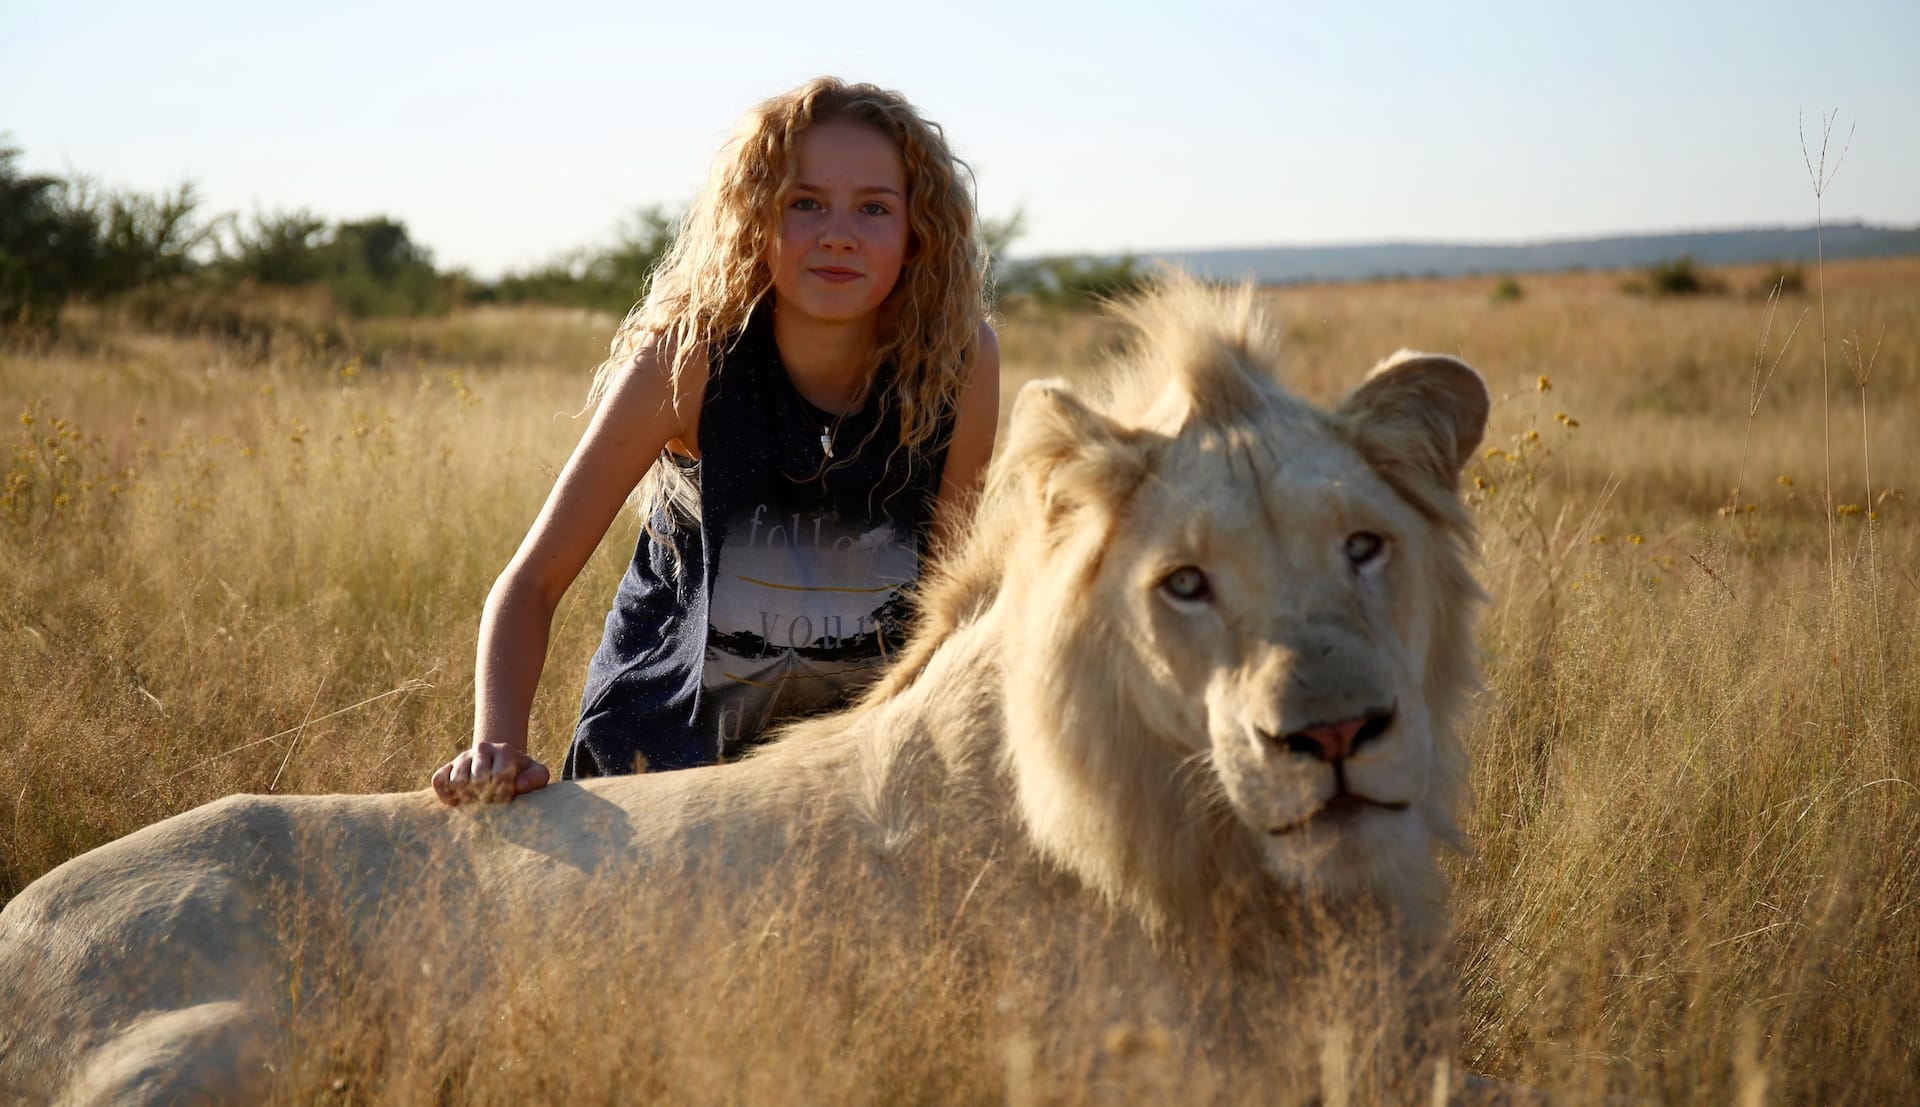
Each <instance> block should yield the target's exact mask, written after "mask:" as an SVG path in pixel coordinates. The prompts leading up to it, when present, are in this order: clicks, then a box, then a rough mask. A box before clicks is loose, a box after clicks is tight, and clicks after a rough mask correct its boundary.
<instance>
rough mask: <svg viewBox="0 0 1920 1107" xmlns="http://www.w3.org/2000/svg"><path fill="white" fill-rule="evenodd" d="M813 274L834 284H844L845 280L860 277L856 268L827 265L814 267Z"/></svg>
mask: <svg viewBox="0 0 1920 1107" xmlns="http://www.w3.org/2000/svg"><path fill="white" fill-rule="evenodd" d="M813 275H814V276H816V277H819V278H820V279H821V280H823V281H832V282H833V283H834V284H844V283H845V282H847V281H852V280H858V279H859V278H860V271H859V270H857V269H842V268H840V267H838V266H834V265H828V266H824V267H822V268H819V269H815V270H814V271H813Z"/></svg>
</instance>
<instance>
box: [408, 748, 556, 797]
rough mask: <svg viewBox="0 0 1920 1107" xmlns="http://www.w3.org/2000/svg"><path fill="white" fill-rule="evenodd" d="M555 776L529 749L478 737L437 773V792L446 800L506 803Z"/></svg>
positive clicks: (434, 775) (435, 789)
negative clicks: (528, 754) (535, 758)
mask: <svg viewBox="0 0 1920 1107" xmlns="http://www.w3.org/2000/svg"><path fill="white" fill-rule="evenodd" d="M551 779H552V774H551V773H549V772H547V767H546V766H545V765H542V764H541V763H540V762H538V761H535V760H534V759H533V758H531V757H528V756H527V755H526V753H525V751H522V750H518V749H515V748H514V747H512V746H510V745H508V744H507V743H505V742H487V741H476V742H474V744H473V748H472V749H469V750H463V751H461V753H460V756H458V757H456V758H454V759H453V760H452V761H449V762H447V763H446V764H445V765H442V766H440V768H439V769H438V770H437V771H436V772H435V773H434V774H433V794H434V795H436V796H438V797H440V802H441V803H445V804H461V803H465V802H468V801H470V800H471V801H474V802H478V803H506V802H508V801H510V800H512V799H513V798H514V797H515V796H521V795H525V794H526V793H528V792H531V791H533V790H534V789H536V788H545V787H546V786H547V782H548V781H549V780H551Z"/></svg>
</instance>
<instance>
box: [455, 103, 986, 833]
mask: <svg viewBox="0 0 1920 1107" xmlns="http://www.w3.org/2000/svg"><path fill="white" fill-rule="evenodd" d="M962 168H963V167H962V166H961V165H960V163H959V162H958V160H957V159H955V157H954V156H953V154H952V152H951V151H950V150H948V148H947V144H946V141H945V139H944V137H943V135H942V133H941V131H940V129H939V127H938V126H936V125H934V124H932V123H929V122H928V121H927V120H925V119H923V118H921V117H920V115H919V113H918V112H917V111H915V109H914V108H913V107H912V105H910V104H908V103H907V102H906V101H905V100H904V99H902V98H901V97H900V96H899V95H898V94H897V93H893V92H889V91H886V90H884V89H879V88H875V87H873V86H871V85H849V84H843V83H842V82H840V81H837V80H833V79H831V78H821V79H818V80H814V81H811V82H809V83H807V84H805V85H803V86H801V87H800V88H798V89H795V90H794V91H792V92H790V93H787V94H785V95H782V96H777V97H775V98H773V99H771V100H768V101H766V102H765V103H763V104H761V105H760V106H759V107H758V108H756V109H755V110H754V111H752V112H751V113H749V114H748V116H747V117H746V119H745V120H744V121H743V122H742V125H741V127H740V128H739V130H738V131H737V132H736V133H735V135H734V137H733V139H732V141H731V142H729V143H728V145H727V146H726V147H725V149H723V150H722V152H721V154H720V156H719V157H718V158H717V159H716V160H715V162H714V166H713V170H712V173H711V175H710V177H709V179H708V182H707V186H706V188H705V189H704V190H703V191H702V192H701V195H700V196H699V198H698V199H697V200H696V201H695V202H694V204H693V206H692V208H691V209H690V210H689V211H688V213H687V216H686V220H685V222H684V223H683V225H682V229H681V233H680V236H679V238H678V240H677V241H676V242H675V243H674V245H673V247H672V249H671V250H669V251H668V253H667V255H666V257H665V258H664V259H662V261H661V263H660V266H659V268H658V269H657V270H656V271H655V273H654V277H653V285H652V289H651V291H649V292H648V294H647V297H646V300H645V302H644V303H642V304H641V305H640V306H639V307H638V308H637V309H635V311H634V312H633V314H632V315H630V316H629V317H628V319H627V322H626V323H625V324H624V325H623V326H622V327H621V329H620V333H619V336H618V337H617V338H616V339H615V340H614V345H613V352H612V356H610V357H609V358H608V359H607V361H606V362H605V363H604V364H603V365H602V366H601V367H600V369H599V371H598V372H597V373H596V374H595V377H594V382H593V389H592V392H591V394H590V402H593V401H597V402H598V407H597V408H596V410H595V411H594V415H593V419H592V422H591V424H590V425H589V426H588V428H587V431H586V434H585V435H584V436H583V437H582V438H581V440H580V444H579V445H578V446H576V447H575V448H574V451H573V456H572V457H571V458H569V459H568V460H567V464H566V467H565V468H564V469H563V470H562V471H561V473H560V478H559V480H558V481H557V482H556V483H555V484H554V488H553V491H552V493H550V494H549V495H548V497H547V502H546V504H545V506H543V507H542V508H541V510H540V515H539V518H538V519H536V520H535V521H534V524H533V529H532V530H531V531H530V532H528V534H527V537H526V540H525V541H523V542H522V543H521V544H520V549H519V551H518V552H517V553H515V554H514V557H513V560H512V562H511V563H510V564H508V566H507V568H506V571H505V572H503V573H502V574H501V575H500V579H499V580H498V581H497V582H495V584H494V586H493V590H492V592H491V593H490V594H489V595H488V597H487V605H486V611H485V613H484V615H483V616H482V618H481V621H480V643H479V650H478V658H477V661H476V674H475V681H474V686H475V687H474V697H475V707H476V711H475V719H474V737H473V746H472V748H471V749H469V750H466V751H465V752H463V753H461V754H460V755H459V756H458V757H455V758H454V759H453V760H452V761H451V762H449V763H448V764H446V765H443V766H441V767H440V769H439V770H438V771H437V772H435V773H434V774H433V788H434V792H435V793H436V794H437V795H438V796H439V797H440V798H441V799H442V800H444V801H445V802H447V803H459V802H461V801H463V800H469V799H512V798H513V797H514V796H516V795H520V794H523V793H526V792H529V791H532V790H534V789H536V788H541V787H544V786H545V785H546V783H547V780H548V776H549V774H548V770H547V767H546V766H544V765H542V764H541V763H540V762H538V761H535V760H534V759H533V758H531V757H529V756H528V755H527V720H528V714H529V711H530V709H531V705H532V702H533V693H534V687H535V685H536V684H537V683H538V682H539V677H540V669H541V665H542V663H543V662H544V659H545V657H546V650H547V637H548V633H549V630H550V627H551V624H552V620H553V612H554V609H555V607H556V606H558V604H559V602H560V597H561V595H562V594H563V593H564V592H565V591H566V590H567V586H568V585H570V584H571V583H572V582H573V579H574V577H575V576H577V575H578V574H579V572H580V569H581V567H582V566H583V565H585V564H586V562H587V559H588V557H589V556H590V555H591V554H592V553H593V550H594V547H595V546H596V545H598V544H599V542H600V539H601V537H602V536H604V535H605V533H606V530H607V528H608V526H610V525H611V524H612V522H613V520H614V518H615V517H616V516H617V515H618V514H619V512H620V509H621V506H622V505H623V504H624V503H625V502H626V501H627V499H628V497H629V495H630V494H631V493H632V492H633V489H634V488H635V486H636V485H639V486H640V488H641V498H642V502H643V503H644V504H645V505H646V507H647V511H648V522H647V527H646V530H645V533H643V534H642V535H641V538H640V542H639V545H638V547H637V548H636V549H635V551H634V555H633V563H632V564H631V565H630V566H629V567H628V569H627V572H626V575H625V577H624V578H623V579H622V580H621V582H620V589H619V593H618V595H617V596H616V597H615V599H614V604H613V610H612V612H611V613H610V614H609V615H608V616H607V625H606V634H605V637H604V638H603V639H602V641H601V644H600V649H599V651H598V652H597V653H595V654H594V657H593V662H592V666H591V668H590V669H589V671H588V675H587V684H586V691H585V694H584V696H583V698H582V700H581V704H580V721H579V723H578V725H577V727H576V729H575V730H574V735H573V743H572V746H571V747H570V748H569V749H568V751H567V756H566V762H565V765H564V766H563V768H562V774H561V775H562V776H563V777H585V776H596V775H602V774H611V773H626V772H635V771H645V770H649V769H652V770H659V769H675V768H684V767H687V766H692V765H701V764H707V763H711V762H713V761H716V760H719V759H722V758H726V757H731V756H734V755H736V754H738V753H739V752H741V751H742V750H744V749H746V748H749V747H750V746H751V745H753V744H754V743H755V742H756V741H757V740H758V739H759V738H760V737H761V735H762V734H763V733H764V732H765V731H766V729H767V728H768V726H769V725H771V724H772V723H775V722H777V721H780V720H782V719H786V718H791V717H793V716H796V715H801V714H807V713H811V712H816V711H821V710H826V709H828V708H831V707H833V706H836V705H838V704H840V703H842V702H844V701H845V700H846V699H847V698H848V696H849V695H850V693H851V692H853V691H854V690H856V689H857V688H859V687H860V686H861V685H862V684H864V683H866V681H867V680H868V679H869V678H871V677H872V676H873V674H874V673H875V672H876V671H877V669H878V667H879V666H880V665H882V664H884V663H885V661H886V659H887V657H888V655H889V654H890V652H891V651H892V650H893V648H894V646H895V645H896V644H897V643H898V641H899V635H900V630H901V627H900V615H901V608H902V606H903V604H904V602H905V595H904V593H905V590H906V589H907V588H908V587H909V586H910V585H911V584H912V583H913V581H914V579H915V578H916V577H917V576H918V574H919V571H920V564H921V559H922V558H923V557H925V556H926V553H927V551H928V548H929V545H930V543H931V542H932V541H933V539H934V538H935V537H937V536H939V535H941V534H943V533H945V532H947V531H948V530H950V529H951V528H953V527H954V526H956V525H958V524H959V523H960V521H961V519H962V516H963V513H964V512H965V511H966V510H968V508H969V506H970V502H969V501H970V498H971V497H972V496H973V495H974V494H975V492H976V491H977V489H978V487H979V484H980V480H981V475H982V471H983V469H984V467H985V465H986V461H987V456H988V454H990V453H991V452H992V449H993V435H994V426H995V422H996V419H997V417H998V408H999V370H1000V362H999V351H998V348H997V346H996V345H995V340H994V335H993V331H992V330H991V329H989V328H988V326H987V324H986V322H985V320H984V312H983V303H984V294H983V288H982V283H983V267H982V262H983V259H982V256H981V253H980V250H979V247H978V245H977V243H976V241H975V237H974V226H973V224H974V211H973V200H972V197H971V195H970V193H969V191H968V188H967V185H966V182H965V181H963V180H962V178H961V175H960V171H961V169H962ZM643 478H644V479H643Z"/></svg>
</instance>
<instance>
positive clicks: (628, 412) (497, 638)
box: [433, 347, 707, 803]
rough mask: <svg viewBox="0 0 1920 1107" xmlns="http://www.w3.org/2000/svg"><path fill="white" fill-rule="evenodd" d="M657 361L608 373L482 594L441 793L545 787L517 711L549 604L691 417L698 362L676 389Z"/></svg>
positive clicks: (480, 795)
mask: <svg viewBox="0 0 1920 1107" xmlns="http://www.w3.org/2000/svg"><path fill="white" fill-rule="evenodd" d="M667 360H668V359H667V355H666V354H664V353H662V352H660V351H657V350H655V349H654V348H652V347H649V348H647V349H645V350H642V351H641V353H640V354H639V355H638V356H637V357H635V358H634V360H633V361H632V362H631V363H630V364H628V365H627V367H626V368H625V369H623V370H621V371H620V372H619V373H617V374H616V375H615V376H614V378H613V380H612V382H611V383H610V384H609V386H608V389H607V393H606V395H605V396H604V397H603V398H602V399H601V401H600V406H599V408H598V409H597V410H595V412H594V414H593V420H592V422H591V423H590V424H589V425H588V426H587V431H586V433H585V434H584V435H582V436H581V438H580V442H579V444H578V445H576V446H575V447H574V448H573V455H572V456H571V457H569V458H568V459H567V464H566V467H565V468H563V469H562V470H561V471H560V477H559V479H558V480H556V481H555V482H554V485H553V491H552V492H550V493H548V494H547V502H546V503H545V505H543V506H542V507H541V509H540V515H539V517H538V518H537V519H535V520H534V523H533V528H532V529H531V530H529V531H528V532H527V536H526V538H525V539H524V540H522V541H521V543H520V548H519V550H518V551H516V552H515V553H514V555H513V560H512V561H510V562H508V563H507V567H506V570H505V571H504V572H502V573H501V574H500V577H499V579H498V580H496V581H494V584H493V589H492V591H490V592H489V593H488V594H487V605H486V608H485V610H484V611H483V612H482V614H481V617H480V642H479V647H478V649H477V651H476V656H475V659H474V690H473V696H474V721H473V746H472V747H471V748H470V749H467V750H465V751H463V752H462V753H461V754H460V755H459V756H457V757H455V758H454V759H453V760H452V761H449V762H448V763H446V764H445V765H442V766H440V768H439V769H438V770H437V771H436V772H435V773H434V774H433V791H434V794H435V795H437V796H439V797H440V799H441V800H442V801H443V802H445V803H460V802H462V801H464V800H510V799H512V798H514V797H515V796H516V795H520V794H522V793H525V792H531V791H533V790H534V789H536V788H542V787H545V786H546V784H547V782H548V780H549V778H550V775H551V774H549V773H548V771H547V767H546V766H545V765H542V764H541V763H540V762H538V761H535V760H534V759H533V758H531V757H529V756H527V717H528V715H529V713H530V712H531V711H532V708H533V693H534V689H535V687H537V686H538V685H539V683H540V670H541V668H542V667H543V666H544V665H545V663H546V657H547V639H548V635H549V634H550V632H551V630H552V627H553V613H554V610H555V609H556V608H557V607H559V606H560V597H561V596H563V595H565V594H566V591H567V588H568V586H569V585H571V584H572V583H573V581H574V578H575V577H577V576H579V575H580V570H581V569H582V568H583V567H584V566H585V565H586V563H587V559H588V558H590V557H592V556H593V551H594V549H595V547H597V546H599V544H600V539H601V538H603V537H605V536H606V533H607V528H608V527H609V526H611V525H613V520H614V519H615V518H616V517H618V516H619V514H620V510H621V508H622V506H624V505H625V504H626V502H627V497H628V496H629V495H631V494H632V492H633V489H634V486H635V485H636V484H638V483H639V482H640V478H641V477H642V476H644V475H645V474H646V471H647V469H648V468H649V467H650V466H651V465H652V464H653V463H654V460H655V459H656V458H658V457H659V456H660V451H661V450H662V449H664V448H666V447H667V446H668V445H669V444H672V445H673V446H674V447H675V448H676V449H681V450H685V449H686V448H687V446H688V445H691V444H692V439H693V437H694V433H695V430H696V429H697V428H698V426H699V419H700V400H701V397H702V396H703V395H704V394H705V392H706V383H707V380H706V378H707V372H706V366H705V364H704V363H702V362H701V361H700V360H699V359H695V363H694V364H693V365H691V366H689V367H688V368H687V370H686V372H684V373H683V374H682V377H681V380H680V387H679V389H678V396H677V397H676V396H675V389H674V388H673V386H672V382H671V379H670V374H669V371H668V365H667ZM676 401H677V402H676ZM688 452H691V451H688Z"/></svg>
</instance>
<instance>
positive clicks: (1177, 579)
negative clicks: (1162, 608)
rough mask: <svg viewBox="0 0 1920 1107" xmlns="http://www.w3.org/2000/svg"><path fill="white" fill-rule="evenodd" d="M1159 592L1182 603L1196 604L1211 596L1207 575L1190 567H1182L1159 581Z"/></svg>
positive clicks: (1211, 588)
mask: <svg viewBox="0 0 1920 1107" xmlns="http://www.w3.org/2000/svg"><path fill="white" fill-rule="evenodd" d="M1160 590H1161V591H1162V592H1165V593H1166V594H1167V595H1169V596H1172V597H1173V598H1174V599H1176V600H1180V601H1182V602H1184V603H1198V602H1199V601H1201V600H1204V599H1206V598H1207V597H1208V596H1210V595H1212V594H1213V587H1212V586H1211V585H1209V584H1208V583H1207V574H1205V573H1203V572H1201V571H1200V570H1199V569H1197V568H1195V567H1194V566H1192V565H1182V566H1181V567H1179V568H1178V569H1175V570H1174V571H1173V572H1171V573H1168V574H1167V575H1166V576H1165V577H1163V578H1162V579H1161V581H1160Z"/></svg>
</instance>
